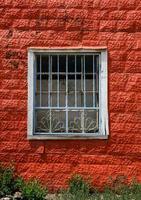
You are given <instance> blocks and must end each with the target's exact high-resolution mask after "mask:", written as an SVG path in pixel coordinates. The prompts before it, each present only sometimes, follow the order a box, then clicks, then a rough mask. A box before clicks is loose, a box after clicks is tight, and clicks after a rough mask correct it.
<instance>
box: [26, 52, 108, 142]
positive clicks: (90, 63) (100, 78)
mask: <svg viewBox="0 0 141 200" xmlns="http://www.w3.org/2000/svg"><path fill="white" fill-rule="evenodd" d="M107 135H108V112H107V52H106V50H91V49H90V50H89V49H82V50H77V49H75V50H72V49H71V50H65V49H62V50H55V49H54V50H42V49H30V50H29V52H28V137H29V138H31V139H32V138H33V139H34V138H35V139H36V138H37V139H62V138H63V139H67V138H84V139H86V138H107Z"/></svg>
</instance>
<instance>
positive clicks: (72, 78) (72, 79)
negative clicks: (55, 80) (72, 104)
mask: <svg viewBox="0 0 141 200" xmlns="http://www.w3.org/2000/svg"><path fill="white" fill-rule="evenodd" d="M71 91H75V75H68V93H69V92H71Z"/></svg>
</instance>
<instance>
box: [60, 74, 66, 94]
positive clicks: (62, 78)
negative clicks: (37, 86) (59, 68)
mask: <svg viewBox="0 0 141 200" xmlns="http://www.w3.org/2000/svg"><path fill="white" fill-rule="evenodd" d="M59 90H60V91H66V76H65V75H59Z"/></svg>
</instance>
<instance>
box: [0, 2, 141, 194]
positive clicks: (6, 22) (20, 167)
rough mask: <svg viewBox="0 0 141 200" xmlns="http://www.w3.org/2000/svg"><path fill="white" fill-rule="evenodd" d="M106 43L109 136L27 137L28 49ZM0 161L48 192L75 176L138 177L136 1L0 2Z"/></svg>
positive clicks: (140, 96) (139, 30) (140, 99)
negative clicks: (36, 181) (92, 137)
mask: <svg viewBox="0 0 141 200" xmlns="http://www.w3.org/2000/svg"><path fill="white" fill-rule="evenodd" d="M33 46H34V47H72V46H73V47H85V46H87V47H89V46H91V47H95V46H99V47H101V46H107V48H108V62H109V63H108V82H109V85H108V90H109V117H110V120H109V129H110V136H109V139H108V140H85V141H82V140H76V141H71V140H68V141H66V140H65V141H57V140H56V141H28V140H27V139H26V137H27V48H28V47H33ZM0 162H2V163H5V164H9V163H10V162H13V163H15V166H16V169H17V171H18V173H19V174H21V175H22V176H23V177H24V178H31V177H32V178H33V177H35V178H39V179H40V180H41V181H43V182H44V183H46V184H47V186H48V187H49V188H50V189H51V190H56V189H59V188H62V187H65V186H66V181H67V180H68V178H69V177H70V176H71V175H72V174H74V173H79V174H82V175H83V176H85V177H87V176H90V177H91V179H92V182H93V184H95V185H96V186H100V187H102V186H103V185H104V184H105V182H106V181H107V179H108V177H109V176H117V175H120V174H124V175H126V176H127V177H128V179H129V180H131V179H132V178H133V177H137V179H139V180H140V181H141V1H140V0H83V1H82V0H67V1H65V0H35V1H31V0H4V1H1V2H0Z"/></svg>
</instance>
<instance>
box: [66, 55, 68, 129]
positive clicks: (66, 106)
mask: <svg viewBox="0 0 141 200" xmlns="http://www.w3.org/2000/svg"><path fill="white" fill-rule="evenodd" d="M66 132H67V133H68V55H66Z"/></svg>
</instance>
